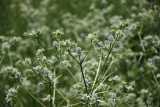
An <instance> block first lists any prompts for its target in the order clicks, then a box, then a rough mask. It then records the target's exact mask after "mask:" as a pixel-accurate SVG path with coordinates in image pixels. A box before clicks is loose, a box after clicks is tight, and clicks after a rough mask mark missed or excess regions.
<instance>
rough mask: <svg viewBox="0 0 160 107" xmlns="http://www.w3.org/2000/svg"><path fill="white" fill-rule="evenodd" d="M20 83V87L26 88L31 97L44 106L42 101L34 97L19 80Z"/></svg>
mask: <svg viewBox="0 0 160 107" xmlns="http://www.w3.org/2000/svg"><path fill="white" fill-rule="evenodd" d="M20 85H21V86H22V88H24V89H25V90H26V92H27V93H28V94H29V95H30V96H31V97H32V98H33V99H35V100H36V101H37V102H38V103H39V104H40V105H41V106H42V107H46V106H45V105H44V104H43V103H42V102H40V101H39V100H38V99H37V98H36V97H34V96H33V95H32V94H31V93H30V92H29V91H28V90H27V89H26V88H25V87H24V86H23V85H22V83H21V82H20Z"/></svg>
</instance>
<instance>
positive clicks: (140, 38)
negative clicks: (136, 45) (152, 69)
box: [138, 26, 145, 52]
mask: <svg viewBox="0 0 160 107" xmlns="http://www.w3.org/2000/svg"><path fill="white" fill-rule="evenodd" d="M142 28H143V26H141V28H140V31H139V32H138V37H139V40H140V42H141V47H142V50H143V52H145V48H144V44H143V42H142V37H141V33H142Z"/></svg>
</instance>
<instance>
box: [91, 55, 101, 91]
mask: <svg viewBox="0 0 160 107" xmlns="http://www.w3.org/2000/svg"><path fill="white" fill-rule="evenodd" d="M100 66H101V57H100V61H99V65H98V69H97V73H96V77H95V79H94V82H93V86H92V89H91V93H92V91H93V89H94V87H95V84H96V82H97V79H98V75H99V71H100Z"/></svg>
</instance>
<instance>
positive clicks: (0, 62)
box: [0, 54, 5, 65]
mask: <svg viewBox="0 0 160 107" xmlns="http://www.w3.org/2000/svg"><path fill="white" fill-rule="evenodd" d="M4 57H5V54H3V56H2V58H1V61H0V65H1V64H2V61H3V59H4Z"/></svg>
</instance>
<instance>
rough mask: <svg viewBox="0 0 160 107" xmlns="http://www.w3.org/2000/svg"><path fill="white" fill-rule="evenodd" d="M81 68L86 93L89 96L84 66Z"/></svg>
mask: <svg viewBox="0 0 160 107" xmlns="http://www.w3.org/2000/svg"><path fill="white" fill-rule="evenodd" d="M80 68H81V73H82V77H83V82H84V85H85V89H86V93H87V95H88V89H87V84H86V80H85V77H84V72H83V67H82V64H80Z"/></svg>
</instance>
